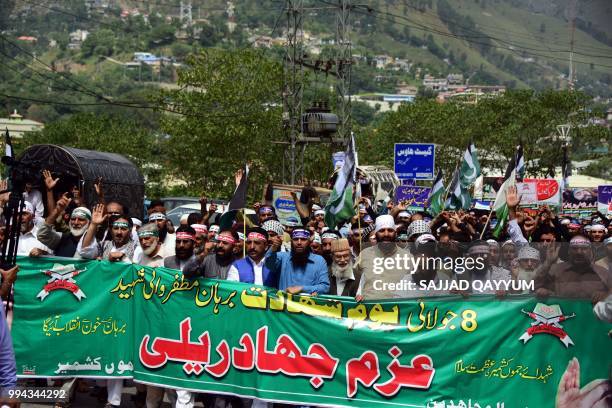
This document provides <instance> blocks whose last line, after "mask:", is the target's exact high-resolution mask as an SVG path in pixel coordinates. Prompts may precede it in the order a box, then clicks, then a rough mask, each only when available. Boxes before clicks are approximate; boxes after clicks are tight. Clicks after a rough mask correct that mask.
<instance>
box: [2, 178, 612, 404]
mask: <svg viewBox="0 0 612 408" xmlns="http://www.w3.org/2000/svg"><path fill="white" fill-rule="evenodd" d="M43 179H44V186H45V187H46V190H47V191H46V200H47V202H46V206H44V205H42V203H41V202H40V199H41V197H42V194H38V195H36V194H33V193H32V192H31V191H28V194H29V195H30V196H31V197H35V198H36V197H37V198H38V201H36V202H34V203H32V202H29V201H27V202H26V203H25V207H24V210H23V213H22V225H21V235H20V238H19V246H18V254H19V255H25V256H49V255H57V256H63V257H80V258H86V259H102V260H108V261H110V262H126V263H137V264H141V265H145V266H150V267H160V266H163V267H167V268H173V269H178V270H181V271H182V273H183V274H184V276H185V277H186V278H188V279H196V278H213V279H221V280H229V281H239V282H245V283H252V284H256V285H265V286H269V287H273V288H277V289H279V290H283V291H286V292H288V293H293V294H299V293H301V294H309V295H324V294H328V295H335V296H347V297H352V298H355V299H356V300H357V301H363V300H364V299H366V300H371V299H385V298H420V297H426V296H439V295H460V296H463V297H468V296H475V295H478V294H481V293H484V294H495V295H497V296H498V297H499V298H504V297H508V296H512V295H514V294H521V295H525V294H529V293H531V294H532V295H534V296H539V297H548V296H562V297H572V298H582V299H589V300H591V301H592V303H593V305H594V312H595V313H596V315H597V316H598V317H600V318H601V319H604V320H608V321H610V320H612V296H611V294H612V267H611V264H612V224H611V223H610V220H609V219H608V218H607V216H605V215H603V214H599V213H598V214H593V216H592V217H591V218H589V219H583V220H580V221H578V220H575V219H572V218H570V217H560V216H558V215H556V214H554V212H553V211H552V210H551V209H549V208H547V207H541V208H539V209H537V210H536V214H535V215H534V214H533V213H529V212H527V211H525V210H524V209H522V208H521V206H520V197H519V196H518V193H517V191H516V189H515V188H510V189H509V190H508V191H507V205H508V207H509V213H510V215H509V221H508V223H507V226H506V227H505V228H504V229H503V231H502V232H501V234H500V235H498V236H495V234H494V229H493V227H492V225H493V222H492V219H491V216H490V214H489V213H488V212H486V211H485V212H479V211H477V210H470V211H461V210H460V211H443V212H441V213H440V214H438V215H436V216H433V215H431V214H429V213H428V212H427V209H424V210H422V211H409V210H408V209H407V207H406V204H405V203H402V202H393V200H389V201H387V202H375V201H374V200H372V199H369V198H367V197H362V198H360V199H359V200H358V202H357V203H356V205H355V209H356V215H355V216H354V217H353V218H352V219H350V220H345V221H344V222H341V223H340V224H338V225H326V224H325V215H326V214H325V210H324V209H323V208H322V206H321V204H320V202H318V201H317V199H316V197H315V198H313V199H310V200H309V201H308V202H307V203H303V202H300V201H299V200H297V199H296V200H295V201H296V202H295V203H296V206H297V208H298V211H299V215H300V216H299V217H290V218H288V219H284V220H282V222H281V220H280V219H279V218H278V217H277V214H276V210H275V208H274V207H273V206H272V205H270V203H266V202H264V203H256V204H255V205H254V206H253V209H254V210H255V212H256V218H257V219H253V220H251V219H247V218H245V219H241V218H237V219H235V220H234V221H233V223H231V225H229V226H225V227H224V228H223V229H222V228H220V225H219V223H218V222H219V216H218V214H216V212H215V211H216V208H215V206H214V205H208V203H207V201H206V199H204V198H203V199H202V200H201V211H199V212H194V213H191V214H188V215H185V216H183V217H182V218H181V220H180V225H172V223H171V222H170V221H169V219H168V218H167V217H166V208H165V207H164V203H163V202H162V201H160V200H153V201H152V202H151V204H150V206H149V208H148V212H147V217H146V219H144V220H141V219H140V218H135V217H133V215H131V214H128V213H127V209H126V207H125V205H123V204H122V203H119V202H117V201H112V200H111V201H107V202H104V201H102V199H101V200H100V202H99V203H98V204H96V205H95V206H93V208H87V207H86V206H84V204H83V202H82V200H81V199H80V196H79V195H78V190H76V191H73V192H72V194H66V193H63V192H57V191H54V189H55V186H56V184H57V179H53V177H52V176H51V174H50V173H49V172H48V171H45V172H44V176H43ZM0 187H1V186H0ZM101 198H102V197H101ZM7 200H8V196H7V195H6V194H5V195H2V196H0V206H1V205H2V204H4V203H5V202H6V201H7ZM44 208H46V210H44ZM498 222H501V220H499V221H498ZM0 233H2V234H3V231H2V230H0ZM459 258H467V259H473V260H474V259H478V260H479V262H473V263H470V265H471V266H467V264H468V263H469V262H465V260H463V261H462V262H461V263H459V262H457V260H458V259H459ZM398 259H402V260H407V259H408V260H412V261H411V262H410V263H409V264H410V265H411V266H410V267H399V266H397V262H396V263H395V264H392V263H391V262H390V261H393V262H395V260H398ZM419 259H421V260H423V262H420V263H419V262H416V261H417V260H419ZM427 259H429V260H431V259H438V260H439V261H440V262H439V263H435V262H431V263H430V262H425V260H427ZM388 261H389V262H388ZM447 263H448V264H449V265H451V267H450V268H446V267H442V265H446V264H447ZM406 264H408V263H406ZM389 265H395V266H391V267H389ZM381 266H384V267H383V268H382V269H381ZM0 272H1V273H2V287H1V288H0V293H1V294H2V296H3V297H4V298H6V297H7V295H8V294H9V288H10V286H11V284H12V283H13V282H14V281H15V279H17V278H18V267H15V268H12V269H10V270H2V271H0ZM459 280H464V281H468V282H472V283H473V282H476V281H478V282H480V283H483V284H484V283H487V282H492V283H499V282H506V284H505V285H495V286H488V289H484V290H481V291H479V292H478V293H475V291H474V290H473V289H461V288H459V289H458V288H456V287H455V288H453V287H452V285H449V282H453V281H454V282H457V281H459ZM402 281H404V282H412V283H415V284H416V285H414V286H412V287H411V288H408V286H407V285H403V286H402V285H397V283H399V282H402ZM517 281H522V282H527V283H530V282H533V285H532V289H527V290H525V289H524V288H522V289H517V288H516V287H515V286H512V285H509V283H511V282H517ZM474 287H476V285H472V286H469V288H474ZM481 287H484V288H487V286H486V285H481ZM491 288H493V289H491ZM1 329H2V327H0V331H2V330H1ZM0 334H1V333H0ZM3 369H4V368H2V367H0V371H2V370H3ZM4 375H6V373H4ZM4 375H2V377H3V378H4ZM0 385H2V384H0ZM101 390H102V391H101V395H102V396H103V397H104V398H105V401H106V405H107V406H108V407H113V406H119V405H120V403H121V396H122V390H123V380H108V381H107V383H106V389H105V390H106V391H104V389H103V388H101ZM164 393H167V395H168V398H169V399H170V401H171V402H172V404H173V406H175V407H191V406H193V405H194V401H195V397H196V395H195V394H194V393H191V392H189V391H186V390H182V391H181V390H176V391H175V390H164V389H163V388H160V387H153V386H146V387H145V386H142V385H138V394H137V395H136V397H135V398H136V399H135V402H136V403H137V405H140V406H146V407H148V408H154V407H158V406H159V405H160V403H161V401H162V400H163V397H164ZM210 397H211V396H206V397H205V398H207V399H206V402H205V404H215V403H217V404H218V402H214V400H212V402H211V400H210ZM213 397H214V396H213ZM219 398H220V397H219ZM219 398H217V400H218V399H219ZM242 403H243V401H241V400H240V399H236V398H233V399H226V400H224V401H223V404H226V405H227V406H229V405H232V406H234V407H236V406H239V405H241V404H242ZM248 403H249V404H252V406H253V407H261V406H268V405H269V404H266V403H265V402H263V401H257V400H254V401H249V402H248ZM206 406H208V405H206ZM210 406H212V405H210Z"/></svg>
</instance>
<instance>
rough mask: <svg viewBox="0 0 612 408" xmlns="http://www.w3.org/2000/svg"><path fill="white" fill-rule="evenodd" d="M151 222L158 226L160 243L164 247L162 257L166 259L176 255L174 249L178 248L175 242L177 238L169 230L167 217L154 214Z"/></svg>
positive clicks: (161, 214) (151, 216)
mask: <svg viewBox="0 0 612 408" xmlns="http://www.w3.org/2000/svg"><path fill="white" fill-rule="evenodd" d="M149 222H154V223H156V224H157V231H158V233H159V243H160V244H161V246H162V256H163V257H164V258H166V257H169V256H173V255H175V252H174V249H175V248H176V244H175V242H174V241H175V239H176V236H175V234H173V233H171V232H170V231H169V230H168V220H167V218H166V215H165V214H163V213H160V212H157V213H152V214H151V215H149Z"/></svg>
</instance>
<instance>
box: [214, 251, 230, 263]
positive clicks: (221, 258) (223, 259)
mask: <svg viewBox="0 0 612 408" xmlns="http://www.w3.org/2000/svg"><path fill="white" fill-rule="evenodd" d="M215 258H216V260H217V263H218V264H220V265H227V264H228V263H230V262H231V261H232V260H233V259H234V254H233V251H232V250H229V251H225V252H224V253H223V254H222V255H221V254H219V253H218V252H217V253H215Z"/></svg>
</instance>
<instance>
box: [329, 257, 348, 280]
mask: <svg viewBox="0 0 612 408" xmlns="http://www.w3.org/2000/svg"><path fill="white" fill-rule="evenodd" d="M331 274H332V276H334V277H335V278H336V279H348V278H350V277H351V276H352V275H353V261H350V262H349V263H347V264H346V266H340V265H338V264H337V263H335V262H334V263H332V264H331Z"/></svg>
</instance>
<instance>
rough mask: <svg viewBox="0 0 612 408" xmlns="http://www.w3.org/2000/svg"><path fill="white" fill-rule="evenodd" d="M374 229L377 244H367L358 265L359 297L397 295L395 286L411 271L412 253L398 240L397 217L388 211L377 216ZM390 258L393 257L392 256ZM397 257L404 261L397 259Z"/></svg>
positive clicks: (390, 296)
mask: <svg viewBox="0 0 612 408" xmlns="http://www.w3.org/2000/svg"><path fill="white" fill-rule="evenodd" d="M374 232H375V236H376V245H374V246H371V247H369V248H364V249H363V250H362V251H361V253H360V255H359V259H358V261H357V263H356V265H355V269H356V271H357V272H358V273H361V279H360V280H359V289H358V290H357V296H356V299H357V300H358V301H360V300H363V299H365V298H367V299H390V298H393V297H395V291H396V289H395V287H394V285H396V284H398V283H399V282H400V281H401V280H402V278H403V277H404V275H405V274H407V273H410V272H411V270H410V265H413V263H412V262H410V258H412V255H411V254H410V251H409V250H408V249H405V248H401V247H399V246H398V245H397V243H396V238H397V233H396V231H395V220H394V219H393V216H391V215H389V214H385V215H380V216H378V217H377V218H376V222H375V227H374ZM390 258H391V259H390ZM397 259H400V260H401V261H400V262H399V263H398V262H396V260H397Z"/></svg>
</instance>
